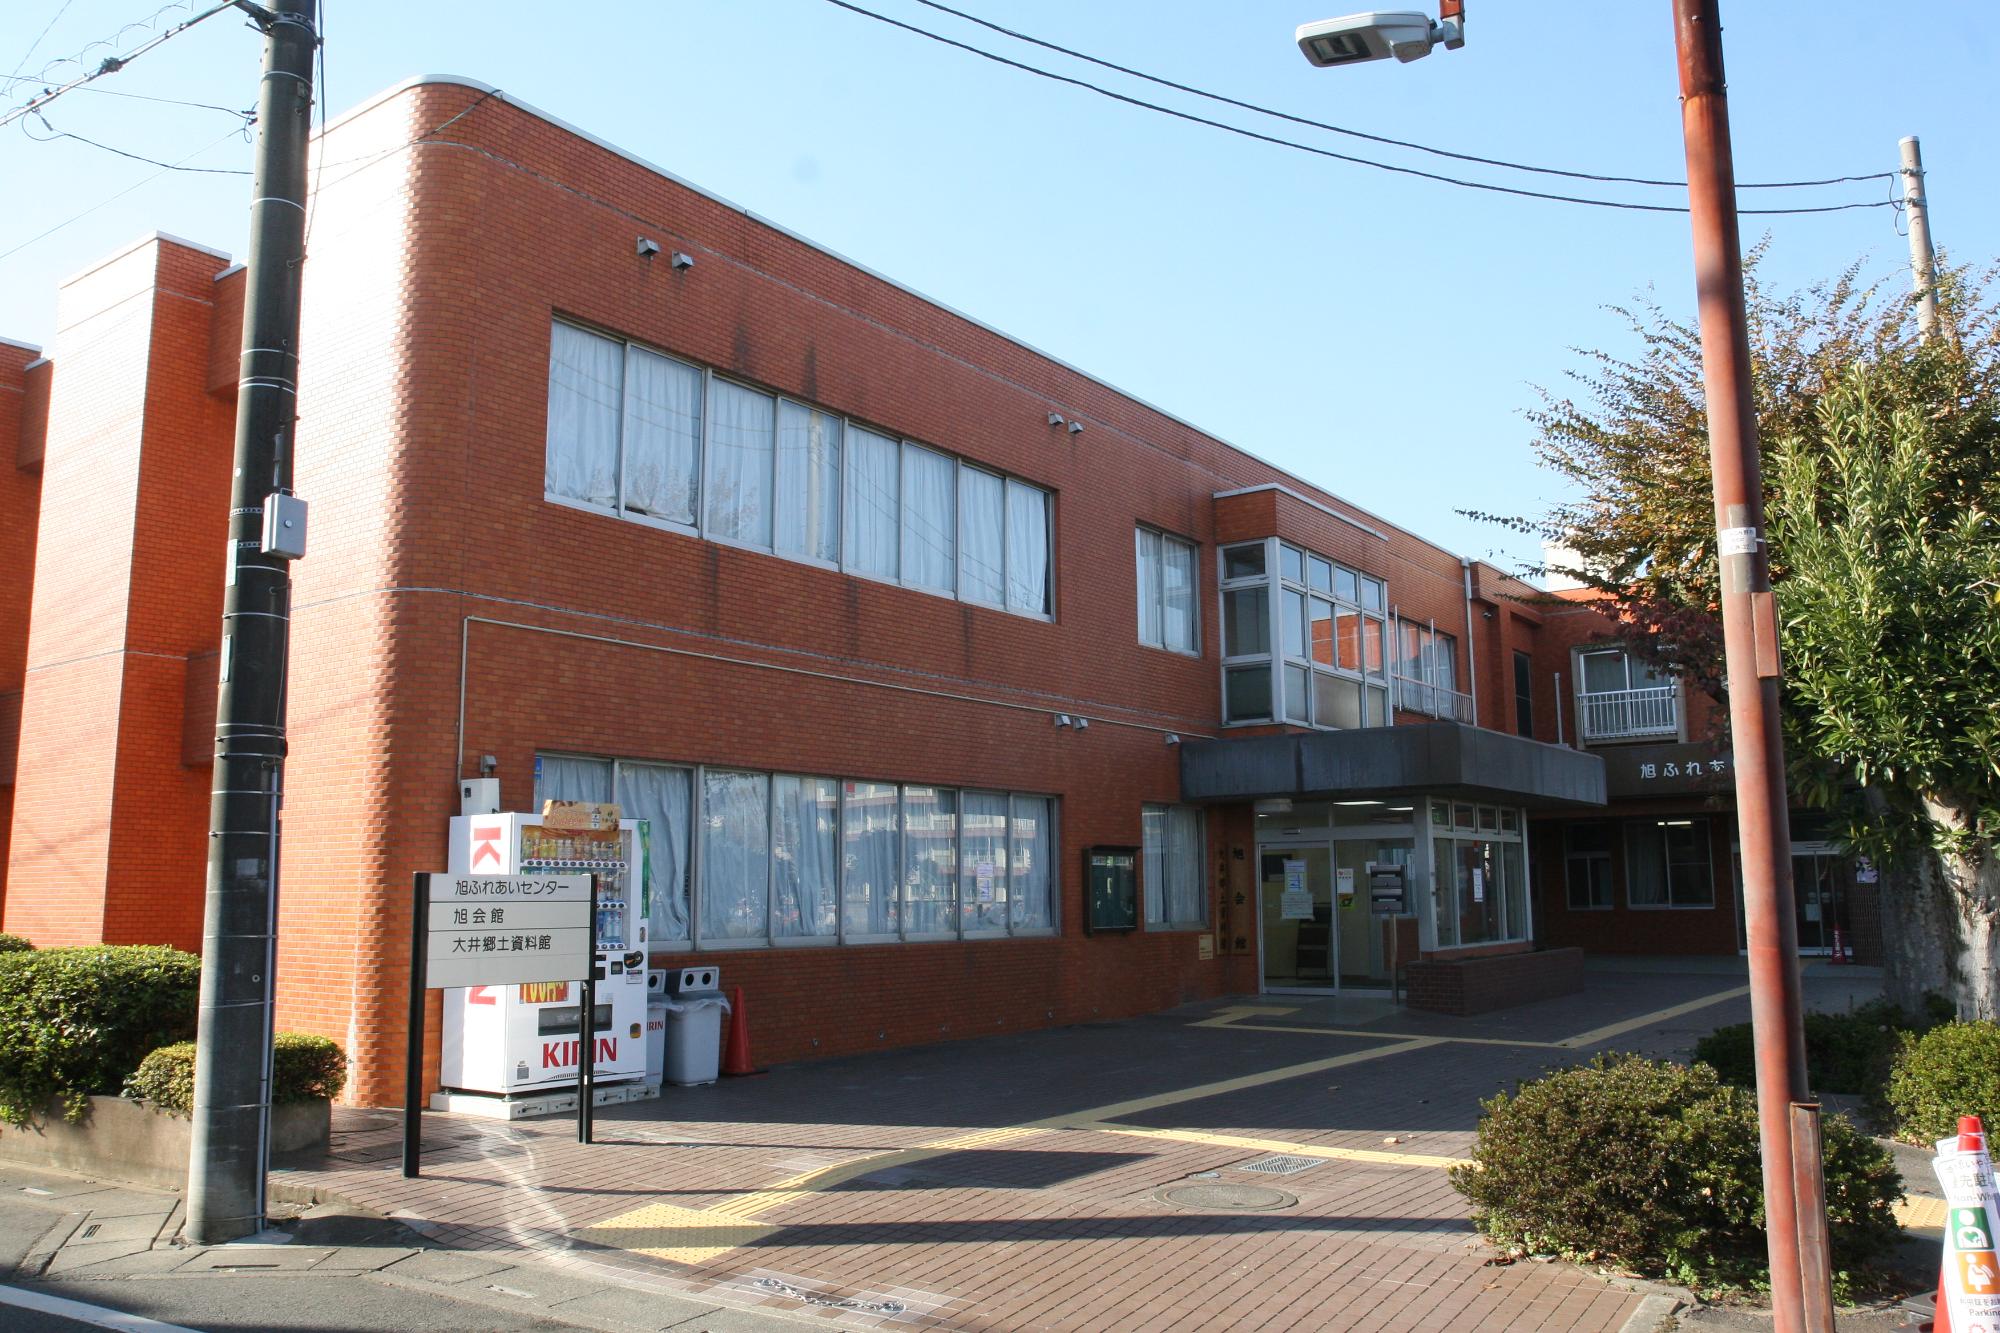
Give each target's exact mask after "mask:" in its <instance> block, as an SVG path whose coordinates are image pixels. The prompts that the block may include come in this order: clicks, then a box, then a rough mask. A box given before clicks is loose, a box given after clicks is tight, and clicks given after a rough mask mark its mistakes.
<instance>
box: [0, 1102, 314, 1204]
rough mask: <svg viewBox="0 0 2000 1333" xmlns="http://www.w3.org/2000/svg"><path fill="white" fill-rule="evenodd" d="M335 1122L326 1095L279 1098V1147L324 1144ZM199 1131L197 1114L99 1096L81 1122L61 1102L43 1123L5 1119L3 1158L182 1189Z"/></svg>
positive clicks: (275, 1142)
mask: <svg viewBox="0 0 2000 1333" xmlns="http://www.w3.org/2000/svg"><path fill="white" fill-rule="evenodd" d="M332 1124H333V1109H332V1106H331V1104H330V1103H328V1102H327V1101H325V1100H324V1099H321V1100H318V1101H309V1102H283V1103H280V1104H279V1105H276V1106H273V1107H272V1108H271V1151H272V1153H273V1154H276V1153H285V1152H297V1151H299V1150H301V1149H304V1148H323V1147H325V1146H326V1141H327V1134H328V1131H329V1130H330V1129H331V1127H332ZM193 1132H194V1124H193V1122H192V1121H189V1120H184V1119H182V1118H181V1117H179V1116H172V1115H168V1114H166V1113H165V1112H164V1111H156V1110H154V1109H153V1108H152V1107H150V1106H142V1105H140V1104H139V1103H137V1102H130V1101H127V1100H125V1099H124V1098H123V1097H92V1098H90V1113H89V1114H88V1115H86V1116H85V1117H84V1118H83V1120H81V1121H80V1122H78V1123H76V1124H71V1123H70V1122H69V1121H67V1120H64V1119H63V1118H62V1109H61V1107H59V1106H57V1107H52V1108H50V1110H49V1112H48V1114H47V1115H45V1116H44V1117H43V1119H42V1123H41V1124H39V1125H34V1126H26V1127H23V1126H15V1125H7V1126H4V1127H0V1158H5V1159H6V1160H8V1161H13V1162H23V1163H26V1164H27V1165H30V1166H50V1167H55V1168H56V1169H58V1170H62V1171H76V1172H79V1173H81V1174H83V1175H89V1176H97V1177H102V1178H106V1179H110V1180H127V1181H131V1182H132V1183H133V1184H137V1185H152V1186H155V1187H156V1188H160V1189H176V1190H177V1189H180V1188H181V1187H182V1186H184V1185H185V1184H186V1183H187V1170H188V1148H189V1142H190V1140H191V1138H192V1137H193Z"/></svg>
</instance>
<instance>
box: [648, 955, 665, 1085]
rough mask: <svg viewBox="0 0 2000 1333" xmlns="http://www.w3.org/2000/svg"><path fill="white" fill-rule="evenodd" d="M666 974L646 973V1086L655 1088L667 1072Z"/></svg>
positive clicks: (656, 971) (652, 971) (651, 971)
mask: <svg viewBox="0 0 2000 1333" xmlns="http://www.w3.org/2000/svg"><path fill="white" fill-rule="evenodd" d="M666 995H667V974H666V973H665V972H662V971H661V970H659V969H658V968H653V969H651V970H649V971H648V972H647V973H646V1086H648V1087H651V1088H657V1087H659V1086H660V1084H661V1082H662V1081H663V1080H664V1079H665V1077H666V1072H667V1006H666Z"/></svg>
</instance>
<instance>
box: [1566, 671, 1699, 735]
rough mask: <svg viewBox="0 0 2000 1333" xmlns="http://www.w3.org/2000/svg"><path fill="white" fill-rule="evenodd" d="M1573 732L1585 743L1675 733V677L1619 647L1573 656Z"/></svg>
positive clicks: (1677, 699)
mask: <svg viewBox="0 0 2000 1333" xmlns="http://www.w3.org/2000/svg"><path fill="white" fill-rule="evenodd" d="M1576 668H1577V669H1576V712H1577V731H1578V733H1579V734H1580V735H1581V737H1582V739H1583V740H1584V741H1585V742H1590V741H1622V740H1637V739H1641V738H1644V737H1651V736H1674V735H1678V734H1679V732H1680V689H1679V687H1678V686H1677V685H1676V684H1675V683H1674V678H1673V677H1672V676H1670V675H1668V674H1666V673H1665V672H1663V671H1661V670H1659V669H1658V668H1657V667H1655V666H1653V665H1652V664H1651V663H1649V662H1647V661H1645V659H1643V658H1641V657H1639V656H1638V655H1636V654H1634V653H1630V652H1627V651H1626V650H1625V649H1623V648H1599V649H1592V650H1589V651H1586V652H1580V653H1578V654H1577V664H1576Z"/></svg>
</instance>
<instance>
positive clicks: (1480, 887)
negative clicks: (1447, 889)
mask: <svg viewBox="0 0 2000 1333" xmlns="http://www.w3.org/2000/svg"><path fill="white" fill-rule="evenodd" d="M1472 901H1474V902H1476V903H1483V902H1485V901H1486V872H1485V871H1484V870H1474V871H1473V872H1472Z"/></svg>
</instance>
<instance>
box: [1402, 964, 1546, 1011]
mask: <svg viewBox="0 0 2000 1333" xmlns="http://www.w3.org/2000/svg"><path fill="white" fill-rule="evenodd" d="M1404 976H1405V978H1406V981H1407V985H1408V997H1409V1005H1410V1007H1411V1008H1412V1009H1428V1010H1431V1011H1433V1012H1435V1013H1440V1014H1484V1013H1490V1012H1492V1011H1493V1010H1495V1009H1507V1008H1511V1007H1513V1006H1514V1005H1518V1004H1528V1003H1531V1002H1533V1001H1535V1000H1547V999H1552V998H1554V997H1555V996H1558V995H1574V994H1576V993H1577V992H1578V991H1581V990H1582V989H1583V950H1581V949H1545V950H1540V951H1537V952H1534V953H1523V952H1518V951H1517V952H1513V953H1506V954H1492V955H1486V956H1482V957H1470V958H1451V959H1439V958H1426V959H1424V960H1422V961H1421V962H1415V963H1411V964H1410V966H1409V968H1408V969H1407V970H1406V971H1405V973H1404Z"/></svg>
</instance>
